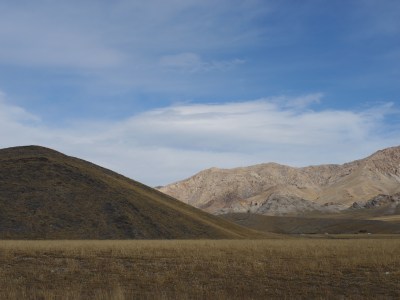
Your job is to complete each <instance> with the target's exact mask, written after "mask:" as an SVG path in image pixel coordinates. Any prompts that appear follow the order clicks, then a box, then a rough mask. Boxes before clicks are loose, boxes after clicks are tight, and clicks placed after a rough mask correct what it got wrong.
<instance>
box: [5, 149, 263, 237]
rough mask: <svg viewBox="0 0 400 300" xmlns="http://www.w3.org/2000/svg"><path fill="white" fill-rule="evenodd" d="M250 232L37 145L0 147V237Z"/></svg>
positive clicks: (236, 234) (234, 234) (245, 234)
mask: <svg viewBox="0 0 400 300" xmlns="http://www.w3.org/2000/svg"><path fill="white" fill-rule="evenodd" d="M253 236H257V233H254V232H252V231H250V230H248V229H245V228H242V227H241V226H238V225H236V224H233V223H231V222H228V221H226V220H223V219H220V218H218V217H215V216H212V215H209V214H207V213H204V212H202V211H200V210H198V209H195V208H193V207H191V206H189V205H186V204H184V203H182V202H180V201H177V200H175V199H174V198H171V197H169V196H166V195H165V194H162V193H160V192H158V191H156V190H154V189H152V188H150V187H148V186H145V185H143V184H141V183H138V182H136V181H133V180H130V179H128V178H126V177H124V176H121V175H119V174H117V173H114V172H112V171H110V170H107V169H104V168H101V167H99V166H96V165H94V164H92V163H89V162H87V161H84V160H81V159H77V158H73V157H69V156H66V155H64V154H61V153H59V152H56V151H54V150H51V149H47V148H43V147H38V146H27V147H14V148H7V149H1V150H0V239H192V238H242V237H253Z"/></svg>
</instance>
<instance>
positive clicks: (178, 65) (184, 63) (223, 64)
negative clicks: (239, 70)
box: [160, 53, 245, 73]
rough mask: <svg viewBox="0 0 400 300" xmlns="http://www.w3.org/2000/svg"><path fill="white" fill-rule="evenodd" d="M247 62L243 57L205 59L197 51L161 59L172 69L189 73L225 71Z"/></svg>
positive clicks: (161, 63)
mask: <svg viewBox="0 0 400 300" xmlns="http://www.w3.org/2000/svg"><path fill="white" fill-rule="evenodd" d="M243 63H245V61H244V60H243V59H238V58H236V59H234V60H230V61H224V60H223V61H204V60H202V59H201V57H200V56H199V55H197V54H195V53H179V54H175V55H164V56H162V57H161V59H160V65H161V67H163V68H166V69H167V70H170V71H182V72H189V73H196V72H207V71H212V70H219V71H225V70H229V69H231V68H233V67H235V66H237V65H241V64H243Z"/></svg>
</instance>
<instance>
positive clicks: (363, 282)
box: [0, 235, 400, 299]
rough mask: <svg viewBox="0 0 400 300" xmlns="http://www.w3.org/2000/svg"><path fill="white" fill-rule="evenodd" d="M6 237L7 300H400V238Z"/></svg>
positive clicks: (2, 258)
mask: <svg viewBox="0 0 400 300" xmlns="http://www.w3.org/2000/svg"><path fill="white" fill-rule="evenodd" d="M351 237H352V236H349V235H347V236H346V239H343V238H341V237H340V236H330V238H329V239H328V238H325V237H320V238H313V239H309V238H294V237H292V238H281V239H279V238H278V239H268V240H199V241H181V240H179V241H177V240H170V241H0V299H24V298H25V299H80V298H82V299H133V298H140V299H170V298H171V299H235V298H236V299H265V298H276V299H285V298H286V299H298V298H304V299H309V298H324V299H325V298H333V299H342V298H346V299H349V298H350V299H353V298H354V299H380V298H381V299H399V298H400V237H399V236H396V235H392V236H378V235H373V236H372V235H371V236H365V237H364V236H360V235H357V239H352V238H351Z"/></svg>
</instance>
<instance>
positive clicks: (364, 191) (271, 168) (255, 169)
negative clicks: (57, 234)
mask: <svg viewBox="0 0 400 300" xmlns="http://www.w3.org/2000/svg"><path fill="white" fill-rule="evenodd" d="M159 190H160V191H162V192H164V193H166V194H168V195H171V196H173V197H175V198H177V199H179V200H181V201H183V202H185V203H188V204H190V205H193V206H195V207H198V208H201V209H203V210H205V211H207V212H211V213H214V214H220V213H236V212H254V213H260V214H270V215H280V214H287V213H292V212H293V213H296V211H297V213H304V212H308V211H313V210H320V211H324V212H338V211H340V210H343V209H346V208H348V207H350V206H351V205H352V204H353V203H354V202H366V201H368V200H370V199H371V198H373V197H375V196H377V195H379V194H387V195H392V194H394V193H397V192H399V191H400V146H397V147H391V148H386V149H383V150H379V151H377V152H375V153H373V154H372V155H370V156H368V157H366V158H363V159H359V160H355V161H352V162H348V163H344V164H326V165H316V166H307V167H299V168H296V167H290V166H285V165H280V164H277V163H264V164H258V165H254V166H249V167H239V168H234V169H218V168H210V169H206V170H203V171H200V172H199V173H197V174H195V175H193V176H192V177H189V178H187V179H185V180H182V181H178V182H176V183H172V184H170V185H166V186H164V187H162V188H160V189H159ZM279 200H281V202H282V201H283V202H286V204H284V205H286V206H287V207H288V208H287V209H286V211H285V209H283V210H282V209H279V208H282V206H280V207H279V205H278V204H279ZM266 205H269V206H270V207H275V209H271V208H270V209H267V207H266ZM290 207H292V208H293V207H294V209H290ZM296 207H297V208H296ZM301 207H303V208H301Z"/></svg>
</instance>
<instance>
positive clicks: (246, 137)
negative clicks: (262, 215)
mask: <svg viewBox="0 0 400 300" xmlns="http://www.w3.org/2000/svg"><path fill="white" fill-rule="evenodd" d="M2 98H3V99H2V100H0V135H1V137H2V139H1V141H0V146H1V147H8V146H15V145H26V144H39V145H44V146H48V147H52V148H55V149H58V150H60V151H63V152H66V153H67V154H70V155H74V156H78V157H82V158H85V159H87V160H90V161H93V162H95V163H98V164H101V165H103V166H105V167H108V168H111V169H113V170H116V171H118V172H121V173H123V174H125V175H127V176H129V177H131V178H133V179H136V180H139V181H143V182H144V183H147V184H149V185H159V184H166V183H170V182H172V181H175V180H179V179H183V178H185V177H187V176H190V175H192V174H193V173H194V172H197V171H199V170H201V169H204V168H208V167H212V166H217V167H236V166H244V165H250V164H256V163H262V162H268V161H275V162H279V163H284V164H289V165H294V166H302V165H308V164H319V163H335V162H336V163H342V162H346V161H350V160H353V159H356V158H360V157H363V156H365V155H368V154H370V153H372V152H374V151H376V150H378V149H381V148H383V147H387V146H392V145H396V143H398V141H399V140H400V134H399V132H400V131H399V130H398V128H393V127H392V128H390V130H389V127H388V126H387V125H386V123H385V118H386V117H388V116H390V114H392V113H393V111H394V109H395V107H394V106H393V104H390V103H386V104H382V105H379V106H375V107H370V108H367V109H364V110H360V111H351V110H317V109H315V108H314V109H312V108H313V106H312V104H315V103H317V102H319V101H322V100H321V98H322V95H321V94H310V95H305V96H302V97H297V98H293V97H276V98H274V97H271V98H266V99H258V100H254V101H243V102H232V103H222V104H221V103H220V104H190V103H189V104H181V105H172V106H167V107H162V108H158V109H153V110H149V111H146V112H143V113H140V114H137V115H134V116H131V117H130V118H127V119H125V120H122V121H115V122H102V121H92V122H87V121H81V122H75V123H73V124H70V125H69V126H67V127H63V128H59V129H52V128H50V127H47V126H45V125H44V124H43V123H42V122H41V120H40V118H39V117H37V116H34V115H32V114H30V113H29V112H27V111H26V110H24V109H23V108H21V107H17V106H14V105H11V104H9V103H7V102H6V101H5V100H4V95H3V96H2ZM293 103H295V104H296V105H293ZM299 103H300V104H301V105H298V104H299ZM306 103H307V104H308V105H309V106H305V104H306ZM310 105H311V106H310ZM317 108H318V106H317Z"/></svg>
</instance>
